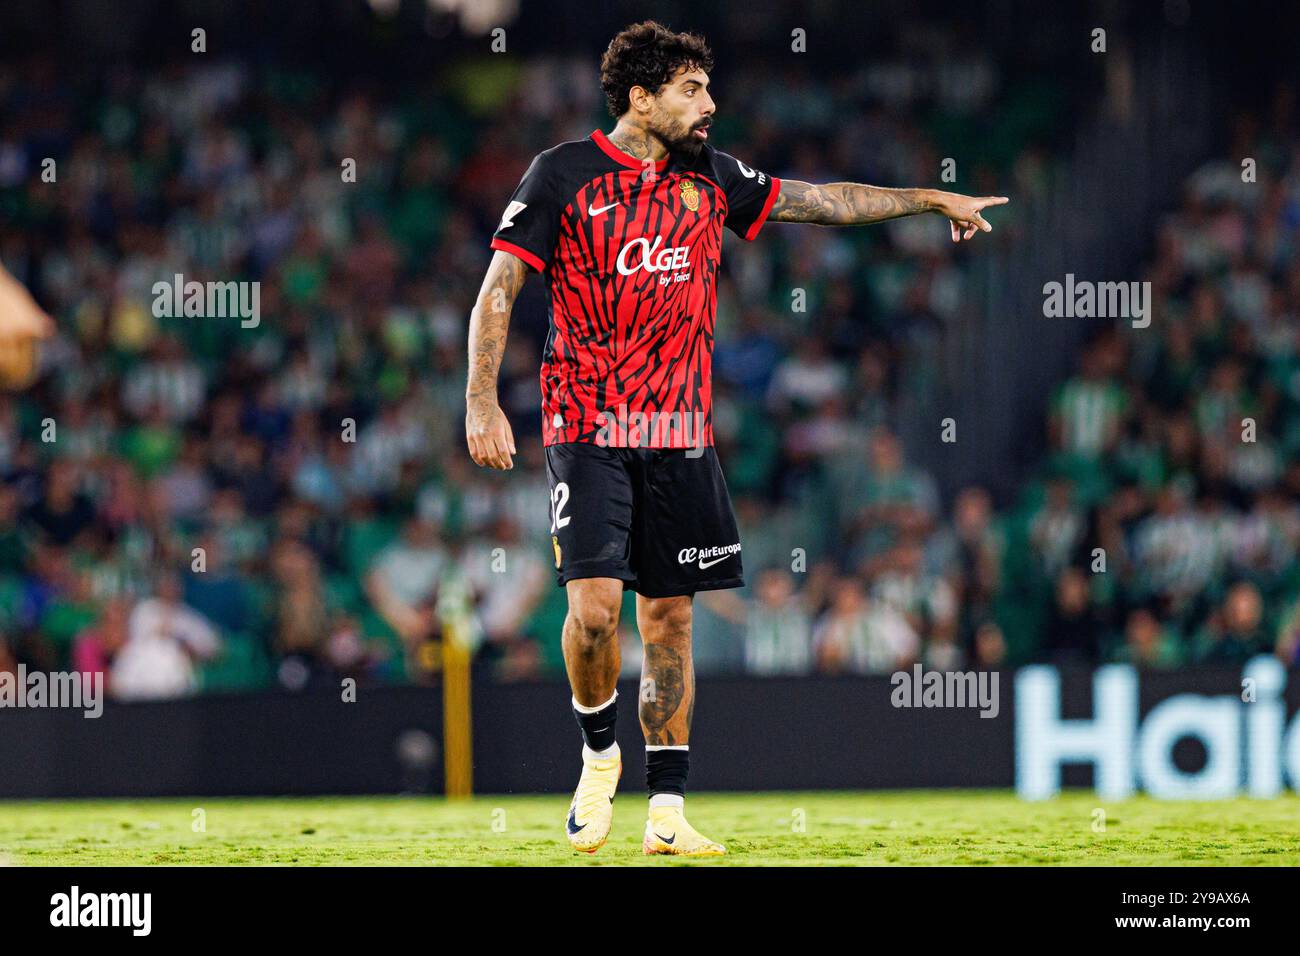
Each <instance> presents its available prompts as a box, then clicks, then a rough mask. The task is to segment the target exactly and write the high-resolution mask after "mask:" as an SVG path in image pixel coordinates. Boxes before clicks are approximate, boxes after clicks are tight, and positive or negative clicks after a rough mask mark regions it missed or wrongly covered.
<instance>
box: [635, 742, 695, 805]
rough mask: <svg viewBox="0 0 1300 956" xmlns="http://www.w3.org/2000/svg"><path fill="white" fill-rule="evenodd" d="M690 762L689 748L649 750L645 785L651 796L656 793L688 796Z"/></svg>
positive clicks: (646, 759) (646, 754)
mask: <svg viewBox="0 0 1300 956" xmlns="http://www.w3.org/2000/svg"><path fill="white" fill-rule="evenodd" d="M690 763H691V752H690V751H689V750H647V751H646V752H645V785H646V789H647V790H649V791H650V796H652V797H653V796H654V795H655V794H656V793H675V794H677V795H678V796H681V797H684V796H686V771H687V770H689V769H690Z"/></svg>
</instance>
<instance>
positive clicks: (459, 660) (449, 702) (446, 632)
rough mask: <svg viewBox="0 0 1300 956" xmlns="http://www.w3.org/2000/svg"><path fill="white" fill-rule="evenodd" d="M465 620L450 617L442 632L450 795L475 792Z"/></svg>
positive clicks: (444, 744)
mask: <svg viewBox="0 0 1300 956" xmlns="http://www.w3.org/2000/svg"><path fill="white" fill-rule="evenodd" d="M466 624H467V622H466V620H465V619H464V618H463V617H462V616H460V615H451V616H450V619H448V620H446V621H445V623H444V625H443V630H442V753H443V778H444V783H445V785H446V792H447V796H448V797H451V798H460V799H463V798H466V797H468V796H470V794H471V793H473V792H474V748H473V741H472V738H471V735H470V722H471V712H470V700H469V686H470V680H469V665H470V659H471V657H472V656H473V655H472V652H471V650H470V648H469V641H468V640H467V638H468V634H467V633H466V631H467V627H466Z"/></svg>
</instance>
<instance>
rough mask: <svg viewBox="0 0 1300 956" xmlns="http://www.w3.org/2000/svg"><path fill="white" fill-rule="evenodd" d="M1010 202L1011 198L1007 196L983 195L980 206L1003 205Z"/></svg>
mask: <svg viewBox="0 0 1300 956" xmlns="http://www.w3.org/2000/svg"><path fill="white" fill-rule="evenodd" d="M1008 202H1010V200H1009V199H1007V197H1006V196H981V197H980V200H979V208H980V209H983V208H984V207H986V206H1002V205H1005V204H1006V203H1008Z"/></svg>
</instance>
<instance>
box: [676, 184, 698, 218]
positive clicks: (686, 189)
mask: <svg viewBox="0 0 1300 956" xmlns="http://www.w3.org/2000/svg"><path fill="white" fill-rule="evenodd" d="M680 188H681V191H682V202H683V203H685V204H686V208H687V209H689V210H690V211H691V212H695V210H697V209H699V208H700V191H699V190H698V189H696V188H695V182H694V180H691V179H683V180H682V184H681V187H680Z"/></svg>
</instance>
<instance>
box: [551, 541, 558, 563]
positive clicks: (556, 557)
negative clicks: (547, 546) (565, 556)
mask: <svg viewBox="0 0 1300 956" xmlns="http://www.w3.org/2000/svg"><path fill="white" fill-rule="evenodd" d="M551 544H552V545H554V546H555V566H556V567H557V568H558V567H559V566H560V539H559V538H557V537H556V536H555V535H551Z"/></svg>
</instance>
